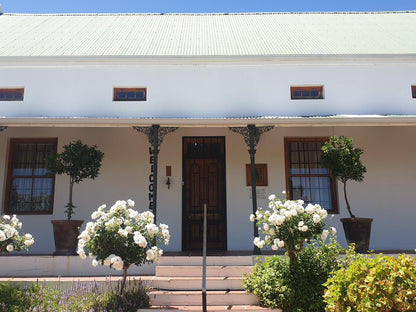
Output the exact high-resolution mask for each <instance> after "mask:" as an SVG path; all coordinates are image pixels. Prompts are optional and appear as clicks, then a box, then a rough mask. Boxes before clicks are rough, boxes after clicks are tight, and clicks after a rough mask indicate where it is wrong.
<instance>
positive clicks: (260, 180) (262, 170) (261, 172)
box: [246, 164, 268, 186]
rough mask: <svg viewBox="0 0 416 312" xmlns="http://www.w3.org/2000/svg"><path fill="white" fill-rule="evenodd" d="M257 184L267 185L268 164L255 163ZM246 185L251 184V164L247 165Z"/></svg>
mask: <svg viewBox="0 0 416 312" xmlns="http://www.w3.org/2000/svg"><path fill="white" fill-rule="evenodd" d="M254 171H255V173H256V186H267V185H268V179H267V164H255V165H254ZM246 185H247V186H251V165H249V164H247V165H246Z"/></svg>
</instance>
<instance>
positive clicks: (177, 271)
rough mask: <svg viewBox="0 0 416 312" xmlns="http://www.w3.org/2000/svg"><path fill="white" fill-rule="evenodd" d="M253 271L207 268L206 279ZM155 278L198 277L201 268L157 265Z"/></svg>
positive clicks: (242, 268)
mask: <svg viewBox="0 0 416 312" xmlns="http://www.w3.org/2000/svg"><path fill="white" fill-rule="evenodd" d="M252 271H253V267H252V266H248V265H247V266H235V265H227V266H215V265H211V266H207V277H208V276H217V277H232V276H235V277H242V276H243V275H244V273H246V274H250V273H251V272H252ZM156 276H163V277H166V276H170V277H174V276H176V277H177V276H186V277H200V276H202V266H179V265H177V266H170V265H163V266H161V265H159V266H157V267H156Z"/></svg>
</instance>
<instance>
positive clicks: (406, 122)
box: [0, 115, 416, 127]
mask: <svg viewBox="0 0 416 312" xmlns="http://www.w3.org/2000/svg"><path fill="white" fill-rule="evenodd" d="M154 124H158V125H161V126H170V127H229V126H233V127H236V126H246V125H247V124H255V125H257V126H262V125H273V126H275V127H332V126H415V125H416V116H415V115H333V116H313V117H284V116H263V117H244V118H240V117H239V118H86V117H73V118H46V117H28V118H8V117H0V126H8V127H132V126H150V125H154Z"/></svg>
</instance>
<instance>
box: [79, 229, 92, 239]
mask: <svg viewBox="0 0 416 312" xmlns="http://www.w3.org/2000/svg"><path fill="white" fill-rule="evenodd" d="M78 238H80V239H82V240H83V241H84V242H89V241H90V239H91V237H90V234H88V232H87V231H83V232H82V233H81V234H80V235H79V236H78Z"/></svg>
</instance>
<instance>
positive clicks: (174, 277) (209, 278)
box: [152, 276, 243, 281]
mask: <svg viewBox="0 0 416 312" xmlns="http://www.w3.org/2000/svg"><path fill="white" fill-rule="evenodd" d="M206 278H207V280H241V279H243V277H241V276H207V277H206ZM201 279H202V276H199V277H198V276H155V277H153V278H152V281H154V280H162V281H166V280H189V281H194V280H201Z"/></svg>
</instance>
